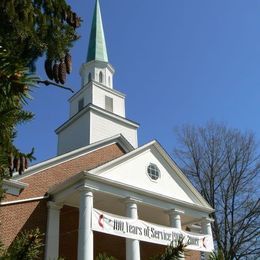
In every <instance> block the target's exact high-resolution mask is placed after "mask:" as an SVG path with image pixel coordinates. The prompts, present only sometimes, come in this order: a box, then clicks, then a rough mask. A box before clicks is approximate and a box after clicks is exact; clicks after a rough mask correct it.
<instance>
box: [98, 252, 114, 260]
mask: <svg viewBox="0 0 260 260" xmlns="http://www.w3.org/2000/svg"><path fill="white" fill-rule="evenodd" d="M96 260H116V258H115V257H113V256H108V255H107V254H106V253H100V254H98V255H97V257H96Z"/></svg>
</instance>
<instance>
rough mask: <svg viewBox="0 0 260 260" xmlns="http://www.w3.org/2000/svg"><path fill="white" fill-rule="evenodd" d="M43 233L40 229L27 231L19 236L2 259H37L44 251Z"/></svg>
mask: <svg viewBox="0 0 260 260" xmlns="http://www.w3.org/2000/svg"><path fill="white" fill-rule="evenodd" d="M42 248H43V243H42V234H41V233H40V231H39V229H35V230H31V231H25V232H23V233H21V235H20V236H19V237H17V238H16V239H15V240H14V242H13V244H12V245H11V246H10V247H9V248H8V250H7V251H6V252H4V254H3V255H2V256H0V259H1V260H13V259H16V260H35V259H37V258H38V257H39V256H40V255H41V253H42Z"/></svg>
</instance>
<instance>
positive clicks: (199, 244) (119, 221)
mask: <svg viewBox="0 0 260 260" xmlns="http://www.w3.org/2000/svg"><path fill="white" fill-rule="evenodd" d="M92 230H94V231H97V232H102V233H106V234H110V235H114V236H120V237H125V238H130V239H136V240H140V241H146V242H150V243H155V244H160V245H169V244H170V243H171V241H173V243H174V244H175V245H176V243H177V242H178V240H179V239H180V238H184V243H185V244H187V247H186V248H187V249H189V250H197V251H204V252H211V251H212V250H213V249H214V248H213V239H212V236H209V235H202V234H195V233H191V232H186V231H182V230H179V229H176V228H170V227H165V226H160V225H156V224H152V223H149V222H146V221H143V220H140V219H137V220H134V219H131V218H126V217H121V216H118V215H113V214H110V213H107V212H103V211H100V210H97V209H93V211H92Z"/></svg>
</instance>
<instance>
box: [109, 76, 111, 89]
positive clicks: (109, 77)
mask: <svg viewBox="0 0 260 260" xmlns="http://www.w3.org/2000/svg"><path fill="white" fill-rule="evenodd" d="M110 85H111V79H110V76H108V86H109V87H110Z"/></svg>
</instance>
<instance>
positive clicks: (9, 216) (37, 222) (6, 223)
mask: <svg viewBox="0 0 260 260" xmlns="http://www.w3.org/2000/svg"><path fill="white" fill-rule="evenodd" d="M123 154H124V152H123V150H122V149H121V148H120V146H118V145H117V144H113V145H110V146H106V147H104V148H100V149H99V150H96V151H93V152H92V153H89V154H86V155H83V156H81V157H78V158H75V159H72V160H70V161H66V162H63V163H60V164H59V165H56V166H53V167H51V168H49V169H46V170H42V171H41V172H38V173H37V174H34V175H31V176H28V177H25V178H23V179H22V180H21V181H22V182H25V183H28V184H29V186H28V187H27V188H26V189H25V190H24V191H23V192H22V193H21V194H20V195H19V196H13V195H10V194H7V195H6V198H5V200H4V201H12V200H21V199H28V198H31V197H38V196H43V195H45V194H46V192H47V191H48V190H49V188H50V187H52V186H54V185H57V184H59V183H61V182H64V181H65V180H66V179H68V178H70V177H72V176H74V175H76V174H78V173H79V172H81V171H83V170H90V169H92V168H95V167H97V166H99V165H102V164H104V163H106V162H108V161H111V160H113V159H115V158H117V157H120V156H122V155H123ZM0 221H1V222H0V240H1V241H2V242H3V243H4V245H5V246H9V245H10V244H11V243H12V241H13V240H14V239H15V237H16V236H17V235H18V234H19V233H20V232H21V231H22V230H25V229H31V228H35V227H37V226H39V227H40V228H41V231H43V232H46V222H47V208H46V201H38V202H28V203H21V204H16V205H12V206H2V207H0Z"/></svg>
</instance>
